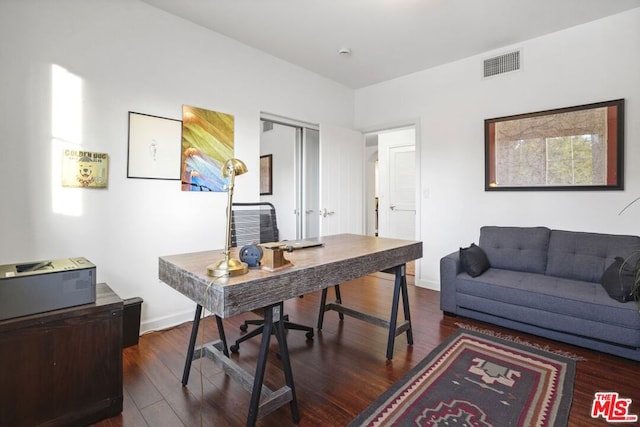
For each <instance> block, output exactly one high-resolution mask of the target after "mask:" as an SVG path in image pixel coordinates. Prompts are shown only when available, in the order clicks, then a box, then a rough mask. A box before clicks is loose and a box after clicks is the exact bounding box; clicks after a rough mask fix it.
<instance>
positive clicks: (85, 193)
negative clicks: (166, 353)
mask: <svg viewBox="0 0 640 427" xmlns="http://www.w3.org/2000/svg"><path fill="white" fill-rule="evenodd" d="M0 64H1V65H2V66H1V67H0V147H1V149H2V150H1V153H2V154H0V196H1V199H0V264H6V263H14V262H23V261H32V260H40V259H55V258H64V257H69V256H84V257H86V258H88V259H89V260H90V261H92V262H93V263H95V264H96V265H97V271H98V280H99V281H103V282H107V283H109V284H110V285H111V286H112V287H113V288H114V290H115V291H116V292H118V294H119V295H120V296H121V297H123V298H128V297H133V296H140V297H142V298H143V299H144V301H145V303H144V304H143V314H142V316H143V318H142V325H141V327H142V329H143V330H149V329H155V328H160V327H164V326H168V325H170V324H174V323H178V322H180V321H183V320H187V319H191V318H192V313H193V308H194V304H193V303H192V302H190V301H189V300H187V299H186V298H184V297H182V296H181V295H180V294H178V293H177V292H175V291H173V290H172V289H170V288H169V287H168V286H167V285H165V284H163V283H161V282H160V281H159V280H158V261H157V260H158V256H161V255H168V254H174V253H181V252H188V251H198V250H207V249H213V248H219V247H221V246H222V245H223V241H224V218H225V213H224V212H225V206H226V198H225V195H224V193H216V194H211V193H193V192H191V193H190V192H181V191H180V185H179V183H178V182H177V181H164V180H141V179H127V178H126V164H127V118H128V113H127V112H128V111H135V112H140V113H145V114H152V115H158V116H162V117H170V118H175V119H180V118H181V107H182V104H188V105H193V106H197V107H201V108H207V109H211V110H216V111H221V112H224V113H228V114H232V115H234V117H235V155H236V157H238V158H240V159H242V160H244V161H245V162H246V163H247V166H248V168H249V171H250V172H249V173H248V174H246V175H242V176H240V177H238V179H237V180H236V197H237V200H241V199H244V200H257V199H258V196H259V195H258V176H259V175H258V162H259V139H260V112H261V111H266V112H269V113H274V114H279V115H282V116H287V117H292V118H295V119H299V120H304V121H308V122H314V123H318V122H321V121H322V122H329V123H335V124H336V125H341V126H352V121H353V103H354V101H353V91H351V90H349V89H347V88H345V87H343V86H341V85H338V84H336V83H333V82H331V81H329V80H327V79H324V78H321V77H319V76H317V75H315V74H312V73H309V72H307V71H304V70H302V69H300V68H298V67H295V66H293V65H291V64H289V63H285V62H283V61H280V60H277V59H275V58H273V57H270V56H268V55H265V54H263V53H260V52H258V51H256V50H253V49H251V48H248V47H246V46H244V45H241V44H239V43H236V42H234V41H231V40H230V39H228V38H226V37H223V36H220V35H217V34H215V33H213V32H211V31H209V30H205V29H204V28H202V27H199V26H196V25H193V24H191V23H188V22H187V21H184V20H182V19H179V18H176V17H173V16H171V15H169V14H166V13H164V12H162V11H160V10H157V9H154V8H152V7H151V6H149V5H147V4H145V3H142V2H139V1H137V0H57V1H55V2H48V1H34V0H8V1H2V2H1V3H0ZM54 64H55V65H58V66H61V67H64V68H65V69H66V70H68V71H69V72H70V73H72V74H73V75H75V76H77V77H78V78H79V81H80V82H81V104H80V106H81V111H79V112H77V113H76V114H75V118H74V120H73V121H72V126H74V127H77V128H79V129H81V131H80V133H79V136H78V137H77V140H75V141H68V142H67V143H68V144H72V145H73V146H78V147H82V149H85V150H88V151H97V152H106V153H108V154H109V156H110V169H109V173H110V177H109V188H108V189H106V190H97V189H65V190H64V191H63V194H64V195H66V196H69V197H71V198H76V199H78V203H79V204H80V208H81V210H82V214H81V215H80V216H69V215H61V214H56V213H53V211H52V201H53V197H54V195H53V193H54V192H59V191H61V189H60V186H59V177H57V176H53V177H52V172H51V171H52V169H53V168H54V167H56V166H57V165H55V164H54V165H52V154H54V155H55V154H58V153H57V149H56V151H55V152H52V150H53V144H52V107H51V106H52V99H51V98H52V96H51V93H52V88H51V79H52V78H51V73H52V71H51V70H52V66H53V65H54ZM69 96H71V94H70V93H69ZM53 157H55V156H53Z"/></svg>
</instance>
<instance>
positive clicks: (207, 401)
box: [96, 274, 640, 427]
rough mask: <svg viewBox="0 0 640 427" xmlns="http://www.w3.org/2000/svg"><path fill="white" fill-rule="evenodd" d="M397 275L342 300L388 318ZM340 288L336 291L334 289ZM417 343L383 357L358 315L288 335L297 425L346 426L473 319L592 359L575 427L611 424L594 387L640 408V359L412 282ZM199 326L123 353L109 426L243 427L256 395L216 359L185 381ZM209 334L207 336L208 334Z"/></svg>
mask: <svg viewBox="0 0 640 427" xmlns="http://www.w3.org/2000/svg"><path fill="white" fill-rule="evenodd" d="M392 285H393V282H392V281H391V280H390V276H386V275H382V274H380V275H376V276H367V277H364V278H361V279H358V280H355V281H352V282H348V283H345V284H343V285H342V286H341V289H342V297H343V301H344V302H345V303H346V304H348V305H350V306H353V307H355V308H359V309H364V310H366V311H369V312H373V313H376V314H378V315H381V316H384V317H388V313H389V311H390V300H391V295H392ZM330 295H332V292H330ZM319 296H320V295H319V293H316V294H310V295H306V296H305V297H304V298H297V299H292V300H289V301H287V302H286V303H285V310H286V312H287V313H288V314H289V316H290V317H291V320H293V321H295V322H299V323H305V324H308V325H313V326H315V324H316V320H317V314H318V306H319ZM409 297H410V306H411V316H412V323H413V331H414V340H415V342H414V345H413V346H407V341H406V335H404V334H403V335H401V336H399V337H398V338H397V339H396V347H395V352H394V357H393V360H392V361H387V360H386V358H385V351H386V339H387V334H386V331H385V330H384V329H382V328H379V327H375V326H373V325H370V324H367V323H364V322H361V321H359V320H356V319H353V318H348V317H347V318H345V320H344V321H342V322H341V321H339V320H338V315H337V313H335V312H329V313H327V315H326V317H325V322H324V328H323V330H322V331H317V333H316V336H315V338H314V340H312V341H306V339H305V336H304V333H303V332H297V331H289V332H288V334H287V342H288V344H289V349H290V352H291V358H292V369H293V375H294V380H295V387H296V393H297V398H298V405H299V409H300V416H301V420H300V423H299V424H298V425H299V426H343V425H346V424H348V423H349V421H351V420H352V419H353V418H354V417H355V416H356V415H358V413H360V412H361V411H362V410H364V409H365V408H366V407H367V406H368V405H369V404H370V403H371V402H372V401H373V400H374V399H375V398H376V397H377V396H378V395H380V394H381V393H382V392H383V391H384V390H385V389H387V388H388V387H389V386H390V385H391V384H393V382H394V381H396V380H397V379H399V378H400V377H401V376H402V375H403V374H405V373H406V372H407V371H408V370H409V369H411V368H412V367H413V366H415V365H416V364H417V363H418V362H419V361H420V360H421V359H423V358H424V357H425V356H426V355H427V354H428V353H429V352H430V351H431V350H432V349H433V348H435V347H436V346H437V345H438V344H439V343H440V342H441V341H442V340H443V339H444V338H445V337H446V336H448V335H449V334H451V333H452V332H453V331H454V330H455V329H456V328H458V326H457V325H456V323H465V324H469V325H475V326H477V327H480V328H484V329H490V330H493V331H497V332H500V333H503V334H511V335H517V336H518V337H519V338H521V339H523V340H526V341H529V342H531V343H537V344H541V345H548V346H549V347H550V348H552V349H558V350H564V351H568V352H572V353H574V354H576V355H578V356H581V357H583V358H585V359H587V360H585V361H580V362H578V363H577V370H576V381H575V388H574V397H573V404H572V407H571V413H570V417H569V425H571V426H581V427H582V426H602V425H606V422H605V421H604V420H603V419H602V418H600V419H592V418H591V417H590V410H591V404H592V401H593V397H594V393H595V392H598V391H617V392H618V393H620V395H621V396H622V397H626V398H630V399H632V404H631V413H634V414H640V387H639V385H638V384H639V382H640V363H638V362H633V361H629V360H626V359H622V358H618V357H615V356H609V355H605V354H602V353H598V352H594V351H590V350H586V349H582V348H578V347H574V346H570V345H566V344H562V343H558V342H555V341H550V340H544V339H541V338H538V337H534V336H531V335H526V334H522V333H519V332H516V331H512V330H509V329H504V328H497V327H494V326H491V325H488V324H484V323H481V322H476V321H472V320H470V319H466V318H461V317H450V316H443V314H442V312H441V311H440V309H439V293H438V292H435V291H431V290H427V289H423V288H419V287H415V286H409ZM252 317H255V316H252V315H251V314H246V315H243V316H237V317H234V318H231V319H225V320H224V323H225V332H226V334H227V340H228V341H229V344H232V343H233V341H234V340H235V338H236V337H237V336H239V335H240V331H239V329H238V328H239V325H240V324H241V323H242V321H244V319H247V318H252ZM202 324H203V325H204V328H203V329H204V331H201V332H203V334H202V333H201V334H200V337H199V339H198V341H199V343H200V342H201V341H202V340H204V342H209V341H212V340H215V339H217V338H218V336H217V329H216V327H215V322H214V321H213V319H212V318H207V319H205V320H204V321H203V322H202ZM190 330H191V323H186V324H183V325H180V326H178V327H175V328H173V329H170V330H165V331H160V332H153V333H149V334H146V335H143V336H142V337H140V342H139V344H138V345H137V346H134V347H129V348H127V349H125V350H124V411H123V412H122V414H121V415H119V416H117V417H113V418H110V419H107V420H103V421H101V422H100V423H98V424H96V425H97V426H100V427H108V426H152V427H155V426H170V427H176V426H200V425H203V426H242V425H244V424H245V420H246V414H247V408H248V405H249V399H250V394H249V392H247V391H245V390H244V389H243V388H242V387H241V386H240V385H239V384H238V383H237V382H235V381H233V380H231V379H230V378H229V377H228V376H226V375H225V374H224V372H223V371H222V369H221V368H220V367H218V366H216V365H215V364H213V362H211V361H209V360H206V359H205V360H202V359H200V360H197V361H195V362H194V364H193V366H192V370H191V376H190V380H189V385H188V386H187V387H184V388H183V387H182V385H181V383H180V379H181V376H182V369H183V366H184V357H185V356H184V355H185V350H186V347H187V342H188V339H189V333H190ZM203 335H204V336H203ZM258 343H259V340H258V339H253V340H250V341H248V342H245V343H243V344H242V345H241V346H240V353H239V354H237V355H232V357H233V358H234V359H236V360H237V361H238V362H239V363H240V364H241V365H243V366H245V367H247V369H248V370H249V372H253V371H254V370H255V361H256V357H257V354H258ZM276 348H277V346H276V344H275V340H272V354H271V356H270V363H269V366H268V369H267V373H266V376H265V383H266V384H267V385H268V386H270V388H272V389H275V388H278V387H280V386H282V385H283V384H284V380H283V375H282V370H281V369H280V368H279V366H280V363H279V360H278V359H277V357H276V355H275V350H276ZM258 425H260V426H287V425H293V422H292V420H291V413H290V410H289V406H288V405H286V406H284V407H282V408H280V409H278V410H277V411H275V412H273V413H271V414H269V415H267V416H266V417H264V418H262V419H261V420H260V421H259V422H258Z"/></svg>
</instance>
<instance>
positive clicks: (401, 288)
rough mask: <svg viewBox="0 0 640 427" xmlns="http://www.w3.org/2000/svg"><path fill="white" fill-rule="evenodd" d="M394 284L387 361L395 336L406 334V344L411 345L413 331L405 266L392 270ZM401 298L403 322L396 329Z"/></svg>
mask: <svg viewBox="0 0 640 427" xmlns="http://www.w3.org/2000/svg"><path fill="white" fill-rule="evenodd" d="M393 270H394V273H395V276H396V278H395V282H394V286H393V303H392V306H391V319H390V320H389V338H388V339H387V359H388V360H391V359H392V358H393V346H394V344H395V340H396V336H398V335H400V334H401V333H403V332H405V331H406V332H407V344H408V345H413V330H412V329H411V313H410V312H409V294H408V291H407V275H406V265H405V264H402V265H399V266H397V267H394V268H393ZM400 296H402V309H403V311H404V320H405V321H404V322H403V324H402V325H401V326H400V327H398V326H397V325H398V303H399V302H400Z"/></svg>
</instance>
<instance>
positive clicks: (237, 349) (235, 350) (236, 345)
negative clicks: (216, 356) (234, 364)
mask: <svg viewBox="0 0 640 427" xmlns="http://www.w3.org/2000/svg"><path fill="white" fill-rule="evenodd" d="M229 350H231V353H236V354H237V353H238V351H240V346H239V345H238V344H233V345H232V346H231V347H229Z"/></svg>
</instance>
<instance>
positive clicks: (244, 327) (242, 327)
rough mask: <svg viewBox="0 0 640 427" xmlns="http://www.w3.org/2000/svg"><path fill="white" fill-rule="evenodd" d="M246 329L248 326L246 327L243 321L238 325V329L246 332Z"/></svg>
mask: <svg viewBox="0 0 640 427" xmlns="http://www.w3.org/2000/svg"><path fill="white" fill-rule="evenodd" d="M247 329H249V327H248V326H247V325H246V324H245V323H243V324H242V325H240V330H241V331H242V332H247Z"/></svg>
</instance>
